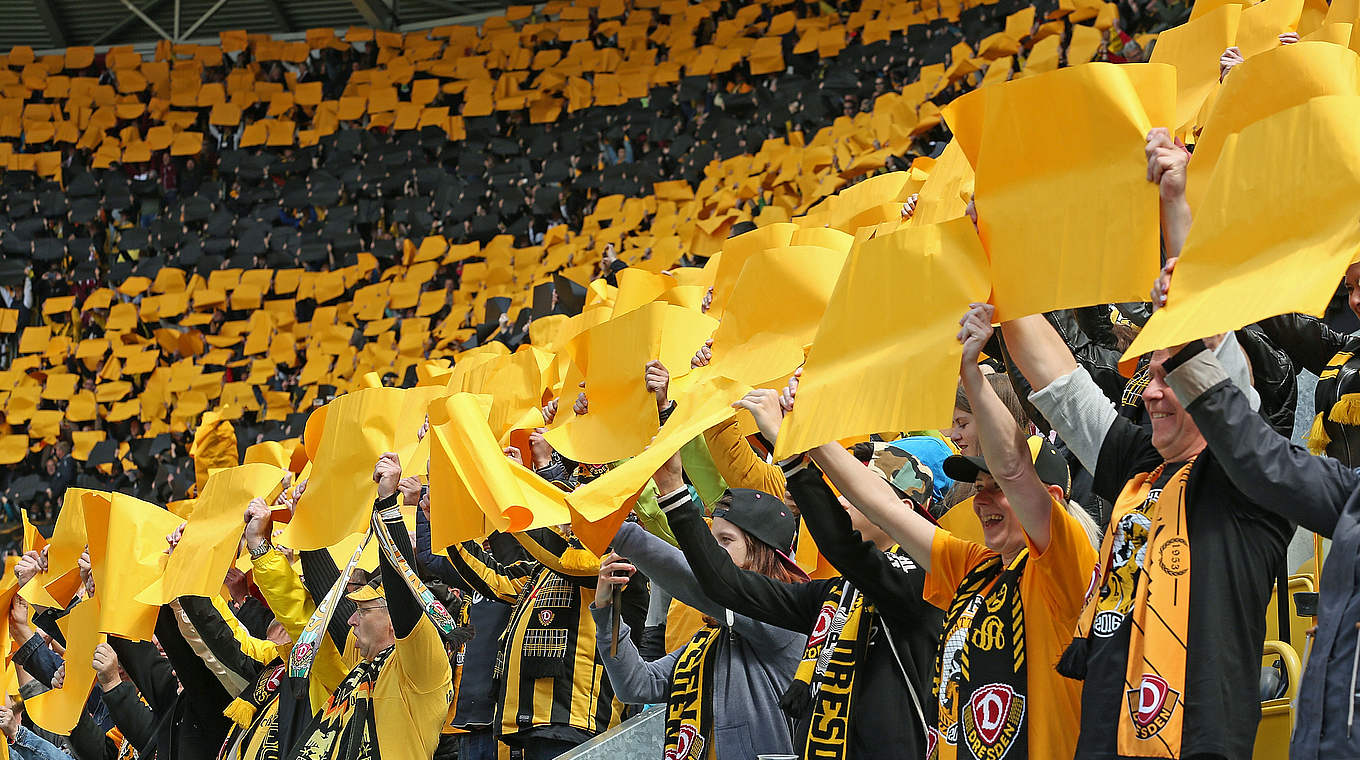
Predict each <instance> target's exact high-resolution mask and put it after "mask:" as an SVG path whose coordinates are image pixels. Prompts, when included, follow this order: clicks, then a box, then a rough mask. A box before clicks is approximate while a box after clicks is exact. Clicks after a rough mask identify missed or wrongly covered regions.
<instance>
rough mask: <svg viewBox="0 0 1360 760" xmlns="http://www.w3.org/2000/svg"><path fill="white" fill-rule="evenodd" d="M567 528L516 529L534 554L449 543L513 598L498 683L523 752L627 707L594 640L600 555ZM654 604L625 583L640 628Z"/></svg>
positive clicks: (504, 716) (458, 565) (628, 615)
mask: <svg viewBox="0 0 1360 760" xmlns="http://www.w3.org/2000/svg"><path fill="white" fill-rule="evenodd" d="M515 455H516V456H518V452H515ZM569 531H570V526H563V527H561V528H541V529H537V530H532V531H527V532H525V533H516V534H512V535H513V536H514V538H515V539H516V540H517V541H518V542H519V544H520V546H521V547H523V548H524V550H525V551H526V552H528V554H529V557H528V558H526V559H522V560H517V561H514V562H509V563H502V562H500V561H499V560H497V558H496V557H495V556H494V555H493V554H492V553H491V552H489V551H487V550H486V549H485V548H483V547H482V545H481V544H480V543H478V542H475V541H465V542H463V543H461V544H455V545H453V546H450V547H448V557H449V561H450V562H451V563H452V565H453V567H454V569H455V570H456V571H457V572H458V574H459V575H460V576H462V579H463V581H464V582H465V583H466V584H467V585H468V586H470V587H471V588H472V589H474V590H475V591H476V592H477V593H479V594H481V595H482V596H484V597H487V598H489V599H497V600H499V601H501V602H504V603H506V604H509V605H511V606H512V607H513V610H512V611H511V613H510V619H509V622H508V623H507V624H506V627H505V635H504V636H503V637H502V640H501V642H500V649H499V653H498V655H497V657H496V665H495V669H494V671H493V672H494V674H495V676H496V679H497V681H498V682H499V684H500V693H499V701H498V704H497V706H496V719H495V720H496V735H497V738H498V739H500V741H501V742H502V743H503V744H506V745H509V746H511V747H516V748H519V749H521V750H522V753H523V756H524V759H525V760H551V758H554V757H557V756H558V755H559V754H562V753H563V752H566V751H568V750H570V749H571V748H572V747H575V746H576V745H578V744H581V743H582V742H584V741H587V740H588V739H590V738H591V737H593V736H595V735H597V734H600V733H603V732H604V731H606V730H608V729H609V728H611V727H613V726H614V725H616V724H617V723H618V722H619V721H620V720H622V717H623V703H622V702H620V701H619V700H618V699H617V698H616V697H615V695H614V689H613V686H612V685H611V683H610V680H609V676H608V674H607V672H606V671H605V669H604V668H603V667H601V664H600V662H599V659H598V654H597V653H596V650H595V643H594V642H595V635H596V634H595V618H594V617H592V615H591V613H590V604H591V603H592V602H593V601H594V600H595V584H594V583H590V584H589V585H587V584H588V582H589V581H591V580H595V579H597V577H598V575H599V572H600V569H599V568H600V558H599V557H597V556H596V555H595V554H594V553H593V552H591V551H590V550H588V549H585V548H583V546H582V545H581V543H580V541H579V540H578V539H576V538H575V537H574V536H572V535H571V534H570V532H569ZM646 608H647V599H646V589H645V588H643V587H642V585H641V584H634V585H633V586H629V587H628V588H627V589H625V591H624V604H623V615H624V618H625V619H626V620H629V623H630V627H632V628H635V629H638V630H640V629H641V626H642V622H643V618H644V615H645V612H646Z"/></svg>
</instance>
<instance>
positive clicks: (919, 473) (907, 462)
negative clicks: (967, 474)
mask: <svg viewBox="0 0 1360 760" xmlns="http://www.w3.org/2000/svg"><path fill="white" fill-rule="evenodd" d="M869 471H870V472H872V473H874V474H875V475H877V476H879V477H880V478H883V479H884V480H885V481H887V482H888V485H890V486H892V487H893V488H894V489H895V490H896V491H897V492H898V493H899V494H901V495H902V496H903V497H904V498H907V499H911V501H912V503H913V504H915V505H916V506H918V507H923V506H925V505H926V504H927V503H928V502H929V501H930V497H931V494H932V493H933V491H934V489H935V479H934V477H933V476H932V475H931V474H930V468H929V467H926V466H925V465H923V464H921V461H920V460H919V459H917V458H916V457H915V456H913V455H912V454H910V453H908V452H905V451H903V450H901V449H899V448H895V447H893V446H892V444H889V443H883V442H875V443H874V455H873V458H872V459H870V460H869Z"/></svg>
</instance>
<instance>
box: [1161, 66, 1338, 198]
mask: <svg viewBox="0 0 1360 760" xmlns="http://www.w3.org/2000/svg"><path fill="white" fill-rule="evenodd" d="M1319 95H1360V56H1358V55H1356V53H1355V51H1353V50H1350V49H1347V48H1345V47H1340V46H1338V45H1332V44H1329V43H1326V42H1299V43H1296V44H1293V45H1285V46H1283V47H1280V48H1277V49H1275V50H1271V51H1268V52H1265V53H1262V54H1260V55H1258V56H1255V57H1253V58H1252V59H1251V60H1249V61H1245V62H1243V63H1241V64H1238V65H1237V66H1236V67H1235V68H1234V69H1233V70H1232V75H1231V76H1229V77H1228V78H1227V79H1226V80H1224V82H1223V89H1222V90H1220V91H1219V94H1218V99H1217V101H1215V103H1214V108H1213V111H1212V112H1210V114H1209V118H1208V120H1207V121H1206V122H1205V124H1204V131H1203V132H1201V133H1200V135H1199V139H1198V140H1197V141H1196V142H1195V155H1194V157H1193V158H1191V159H1190V165H1189V167H1188V168H1187V170H1186V181H1185V198H1186V200H1187V201H1188V202H1189V203H1190V208H1191V210H1193V211H1198V210H1199V209H1200V207H1201V206H1202V205H1203V204H1204V199H1205V198H1209V197H1212V196H1210V195H1209V194H1208V191H1209V179H1210V177H1211V176H1212V175H1213V171H1214V165H1215V164H1216V163H1217V162H1218V159H1219V154H1220V153H1221V152H1222V149H1223V144H1224V142H1225V141H1226V140H1227V138H1228V136H1229V135H1232V134H1235V133H1237V132H1239V131H1241V130H1242V128H1243V127H1245V126H1247V125H1248V124H1252V123H1254V122H1258V121H1260V120H1261V119H1264V118H1266V117H1267V116H1270V115H1271V114H1274V113H1279V112H1280V111H1284V110H1286V109H1288V108H1292V107H1294V106H1297V105H1300V104H1303V103H1307V102H1308V101H1309V100H1310V99H1312V98H1315V97H1318V96H1319Z"/></svg>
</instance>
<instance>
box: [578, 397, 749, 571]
mask: <svg viewBox="0 0 1360 760" xmlns="http://www.w3.org/2000/svg"><path fill="white" fill-rule="evenodd" d="M750 390H751V387H750V386H749V385H743V384H742V383H739V382H737V381H735V380H731V379H729V378H725V377H721V376H711V377H708V378H706V379H705V380H704V382H703V383H701V384H699V385H697V386H695V387H694V388H692V389H691V390H690V392H689V393H687V394H686V395H684V396H681V397H680V398H679V399H677V400H676V404H677V406H676V411H675V414H674V415H672V416H671V418H670V419H669V420H667V422H666V426H665V427H663V428H661V432H660V433H658V434H657V436H656V438H655V440H653V441H652V442H651V445H649V446H648V447H647V449H646V450H645V451H643V452H642V453H640V454H638V455H637V456H635V457H633V458H632V459H629V460H628V461H626V462H624V463H622V464H620V465H619V466H618V467H615V468H614V469H612V470H610V471H609V472H606V473H605V474H604V475H601V476H600V477H598V478H596V479H595V480H592V481H590V482H589V483H587V484H585V485H583V486H581V487H580V488H578V489H576V490H575V491H572V492H571V493H569V494H567V503H568V504H569V505H571V509H572V511H573V512H576V513H577V514H579V515H580V516H581V517H582V518H584V519H585V521H587V522H598V521H600V520H605V519H607V518H609V516H610V515H612V514H613V513H614V512H615V511H617V510H618V509H620V508H621V505H624V504H625V502H627V501H628V500H629V499H631V498H633V497H634V496H636V495H637V492H638V491H640V490H642V487H643V486H645V485H647V481H648V480H650V479H651V477H652V475H654V474H656V471H657V470H659V469H661V465H663V464H665V463H666V460H668V459H670V458H671V457H672V456H674V455H675V452H677V451H679V450H680V448H681V447H682V446H684V445H685V444H686V443H688V442H690V441H692V440H694V438H696V437H698V436H700V435H702V434H703V432H704V431H705V430H707V429H709V428H711V427H713V426H714V425H716V424H718V423H719V422H722V421H724V420H726V419H728V418H730V417H731V416H732V415H734V414H736V410H734V409H732V402H734V401H736V400H737V399H739V398H741V397H742V396H744V395H745V394H746V393H747V392H748V391H750ZM589 548H590V549H591V550H592V551H594V552H596V553H597V554H598V553H600V552H602V551H603V550H604V549H605V548H607V543H606V546H599V545H593V546H589Z"/></svg>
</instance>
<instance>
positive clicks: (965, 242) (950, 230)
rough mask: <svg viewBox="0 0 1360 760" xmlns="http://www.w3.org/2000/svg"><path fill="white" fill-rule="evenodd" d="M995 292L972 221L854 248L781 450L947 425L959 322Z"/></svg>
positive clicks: (903, 232) (779, 453)
mask: <svg viewBox="0 0 1360 760" xmlns="http://www.w3.org/2000/svg"><path fill="white" fill-rule="evenodd" d="M989 290H990V285H989V284H988V276H987V257H986V254H985V253H984V252H983V250H982V246H981V244H980V243H979V242H978V237H977V233H976V232H975V231H974V230H973V224H972V222H971V221H970V220H969V219H968V218H967V217H962V218H959V219H955V220H954V221H951V222H945V223H943V224H935V225H929V226H926V227H904V228H902V229H900V230H898V231H896V232H893V233H891V234H889V235H885V236H883V237H878V238H874V239H873V240H869V241H868V242H866V243H864V244H862V245H861V246H859V247H858V248H856V249H855V250H854V251H852V252H851V254H850V260H849V261H847V262H846V265H845V269H844V271H843V272H842V273H841V277H840V280H839V281H838V282H837V283H836V289H835V291H834V292H833V294H832V296H831V302H830V303H829V304H828V305H827V309H826V316H824V317H823V318H822V324H821V327H820V329H818V331H817V339H816V340H815V341H814V342H813V344H812V351H811V352H810V353H809V354H808V360H807V364H806V365H805V366H804V367H803V377H802V380H801V382H800V384H799V387H798V403H797V405H796V406H795V407H794V410H793V412H792V414H790V415H789V417H788V418H787V419H786V420H785V421H784V425H783V429H782V430H781V431H780V434H779V440H778V441H777V442H776V446H775V456H776V457H779V458H783V457H787V456H790V455H793V454H797V453H800V452H803V451H807V450H808V449H811V448H813V447H816V446H820V445H821V444H823V443H827V442H828V441H833V440H837V439H840V438H846V437H849V436H852V435H860V434H865V433H876V432H879V431H883V430H919V429H931V428H943V427H946V426H948V424H949V420H950V414H951V412H952V411H953V408H954V388H955V380H956V378H957V377H958V371H959V360H960V358H961V357H962V351H963V349H962V346H961V345H960V344H959V342H958V340H957V339H956V335H957V333H958V321H959V318H960V317H962V316H963V314H964V313H965V312H966V311H967V310H968V304H969V303H973V302H980V301H984V300H986V298H987V294H988V291H989ZM906 292H910V293H911V294H912V296H911V297H910V298H903V297H902V294H903V293H906Z"/></svg>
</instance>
